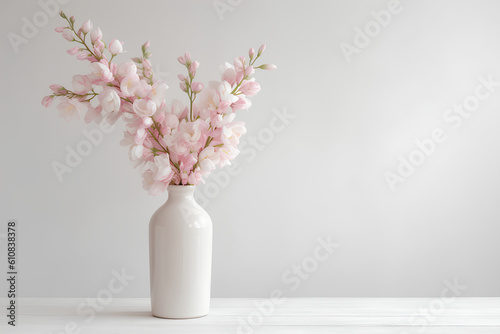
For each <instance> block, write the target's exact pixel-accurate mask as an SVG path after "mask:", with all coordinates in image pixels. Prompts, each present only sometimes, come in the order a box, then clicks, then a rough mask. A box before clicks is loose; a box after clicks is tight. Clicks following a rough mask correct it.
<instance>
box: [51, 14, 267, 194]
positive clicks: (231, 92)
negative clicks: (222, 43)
mask: <svg viewBox="0 0 500 334" xmlns="http://www.w3.org/2000/svg"><path fill="white" fill-rule="evenodd" d="M60 15H61V17H62V18H63V19H65V20H66V21H67V24H68V25H67V26H65V27H58V28H56V31H57V32H58V33H61V34H62V36H63V37H64V38H65V39H66V40H68V41H70V42H75V43H77V46H75V47H73V48H71V49H69V50H67V53H68V54H70V55H75V56H76V58H77V59H79V60H87V61H89V62H90V73H88V74H85V75H74V76H73V80H72V90H71V89H68V88H66V87H63V86H61V85H51V86H50V88H51V90H52V94H51V95H49V96H46V97H44V98H43V100H42V105H43V106H45V107H49V106H50V105H51V104H52V102H53V100H54V99H57V100H58V101H59V105H58V110H59V112H60V114H61V116H62V117H63V118H65V119H66V120H71V119H73V118H74V117H78V116H81V117H83V118H84V120H85V122H87V123H89V122H92V121H95V122H101V121H102V120H103V119H105V120H106V121H107V122H109V123H114V122H116V121H117V120H118V119H119V118H121V119H123V120H124V121H125V123H126V131H125V136H124V139H123V140H122V145H124V146H128V147H129V155H130V159H131V160H132V161H134V162H135V164H136V166H137V167H140V168H141V170H142V175H143V179H144V180H143V185H144V188H145V189H146V190H147V191H148V192H149V194H151V195H159V194H161V193H163V192H164V191H165V190H166V188H167V186H168V185H169V184H175V185H197V184H199V183H200V182H203V177H205V176H207V175H208V174H209V173H210V172H211V171H212V170H214V169H215V168H216V167H217V166H219V167H223V166H225V165H227V164H230V161H231V160H233V159H234V158H235V157H236V156H237V155H238V153H239V151H238V148H237V147H238V144H239V140H240V137H241V135H243V134H244V133H245V132H246V128H245V124H244V123H243V122H238V121H235V120H234V119H235V116H236V114H235V113H236V111H237V110H240V109H248V108H249V107H250V106H251V102H250V100H249V99H248V98H249V97H251V96H254V95H255V94H257V93H258V92H259V91H260V85H259V84H258V83H257V82H256V81H255V79H254V78H253V74H254V72H255V70H256V69H263V70H273V69H276V66H275V65H271V64H263V65H260V66H255V65H254V64H255V62H256V61H257V59H259V57H260V56H261V55H262V53H263V51H264V49H265V45H262V46H261V47H260V48H259V50H258V51H257V53H256V52H255V51H254V49H253V48H252V49H250V51H249V59H248V60H247V59H246V58H245V57H238V58H236V59H235V60H234V62H233V64H232V65H231V64H229V63H225V64H224V65H223V66H221V68H220V69H221V79H220V80H219V81H212V82H210V83H209V84H208V86H206V87H205V86H204V85H203V84H202V83H200V82H196V81H194V79H195V76H196V71H197V69H198V66H199V63H198V62H197V61H195V60H193V59H191V55H190V54H189V53H188V52H186V54H185V55H184V56H181V57H179V58H178V59H177V60H178V61H179V63H181V64H182V65H183V66H185V67H186V70H187V73H186V75H181V74H179V75H178V78H179V80H180V88H181V89H182V91H184V92H185V93H186V94H187V96H188V99H189V103H188V104H187V105H184V104H182V103H181V102H180V101H177V100H174V101H172V102H171V103H167V102H166V100H165V98H166V95H167V89H168V87H167V85H166V83H164V82H162V81H160V80H158V79H157V78H155V76H154V74H153V71H152V69H151V62H150V60H149V58H150V57H151V53H150V52H149V42H146V43H145V44H144V45H143V46H142V57H140V58H139V57H138V58H132V59H129V60H125V61H123V62H121V63H115V62H113V60H114V59H115V57H116V56H117V55H119V54H121V53H123V42H121V41H119V40H117V39H113V40H112V41H111V42H110V43H109V44H108V45H106V44H105V43H104V42H103V41H102V32H101V30H100V29H99V28H97V29H92V23H91V21H90V20H87V21H86V22H85V23H83V25H82V26H81V27H80V28H79V29H78V30H76V29H75V18H74V17H73V16H71V17H70V18H68V17H67V16H66V15H65V14H64V13H63V12H60ZM87 37H90V38H89V39H90V40H88V38H87ZM106 50H107V53H108V54H109V55H106V52H105V51H106ZM84 113H85V115H83V114H84Z"/></svg>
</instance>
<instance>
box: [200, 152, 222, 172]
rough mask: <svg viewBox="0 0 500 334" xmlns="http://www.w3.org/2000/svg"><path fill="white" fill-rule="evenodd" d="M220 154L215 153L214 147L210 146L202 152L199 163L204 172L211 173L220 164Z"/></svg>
mask: <svg viewBox="0 0 500 334" xmlns="http://www.w3.org/2000/svg"><path fill="white" fill-rule="evenodd" d="M219 160H220V158H219V153H218V152H215V149H214V148H213V146H209V147H207V148H205V149H204V150H203V151H201V152H200V155H199V157H198V162H199V165H200V168H201V170H202V172H204V173H210V172H211V171H213V170H214V169H215V167H216V166H217V164H218V163H219Z"/></svg>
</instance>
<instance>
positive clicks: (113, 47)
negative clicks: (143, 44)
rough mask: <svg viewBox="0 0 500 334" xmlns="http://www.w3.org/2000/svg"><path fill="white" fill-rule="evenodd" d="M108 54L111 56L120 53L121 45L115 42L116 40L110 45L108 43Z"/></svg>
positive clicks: (121, 50) (117, 41)
mask: <svg viewBox="0 0 500 334" xmlns="http://www.w3.org/2000/svg"><path fill="white" fill-rule="evenodd" d="M109 52H111V54H112V55H113V56H115V55H117V54H120V53H122V52H123V43H122V42H120V41H119V40H117V39H116V38H115V39H113V40H112V41H111V43H109Z"/></svg>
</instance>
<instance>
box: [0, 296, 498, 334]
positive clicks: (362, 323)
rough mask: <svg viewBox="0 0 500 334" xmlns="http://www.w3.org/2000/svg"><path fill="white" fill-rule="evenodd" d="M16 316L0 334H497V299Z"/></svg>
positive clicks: (53, 306)
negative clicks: (192, 313)
mask: <svg viewBox="0 0 500 334" xmlns="http://www.w3.org/2000/svg"><path fill="white" fill-rule="evenodd" d="M95 301H96V300H95V299H94V302H95ZM101 301H102V302H108V301H107V300H101ZM6 303H7V300H6V299H2V303H1V304H2V309H4V310H5V308H4V305H6ZM91 305H94V306H91ZM3 313H4V314H5V311H4V312H3ZM17 313H18V314H17V324H16V327H12V326H8V325H7V324H6V317H5V315H3V316H2V323H1V324H0V333H22V334H31V333H45V334H63V333H64V334H76V333H80V334H85V333H89V334H101V333H106V334H112V333H117V334H140V333H162V334H165V333H167V334H168V333H176V334H178V333H202V334H211V333H217V334H268V333H304V334H316V333H381V334H382V333H384V334H392V333H395V334H405V333H406V334H410V333H429V334H432V333H440V334H442V333H453V334H465V333H467V334H483V333H488V334H490V333H491V334H493V333H495V334H499V333H500V298H455V299H451V298H444V299H440V298H288V299H284V300H280V301H275V302H273V301H271V300H270V299H253V298H216V299H212V301H211V308H210V313H209V315H208V316H206V317H203V318H198V319H188V320H168V319H160V318H155V317H153V316H151V313H150V304H149V299H148V298H115V299H113V300H109V303H107V304H105V305H103V303H99V302H97V303H95V304H92V300H87V299H75V298H57V299H53V298H50V299H47V298H29V299H28V298H26V299H19V300H18V301H17Z"/></svg>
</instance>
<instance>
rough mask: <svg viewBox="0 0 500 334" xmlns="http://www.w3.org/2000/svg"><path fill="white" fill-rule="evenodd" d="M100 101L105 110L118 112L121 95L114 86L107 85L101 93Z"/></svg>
mask: <svg viewBox="0 0 500 334" xmlns="http://www.w3.org/2000/svg"><path fill="white" fill-rule="evenodd" d="M98 99H99V103H100V104H101V107H102V110H104V111H105V112H108V113H111V112H118V111H119V110H120V105H121V101H120V97H119V96H118V93H117V92H116V90H115V89H114V88H111V87H106V88H104V89H103V90H102V92H101V93H100V94H99V97H98Z"/></svg>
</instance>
